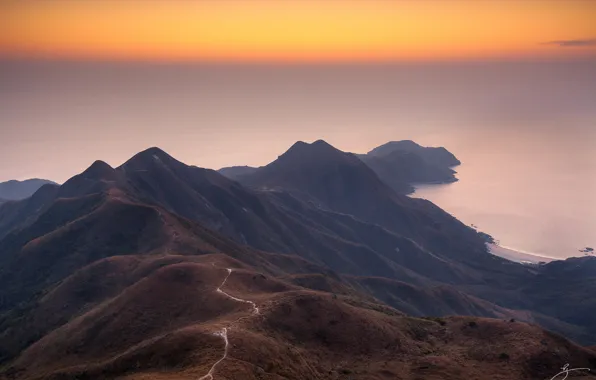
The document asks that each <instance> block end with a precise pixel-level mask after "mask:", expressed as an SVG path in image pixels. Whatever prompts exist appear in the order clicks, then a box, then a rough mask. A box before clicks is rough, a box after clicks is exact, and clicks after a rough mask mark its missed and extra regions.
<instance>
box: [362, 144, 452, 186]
mask: <svg viewBox="0 0 596 380" xmlns="http://www.w3.org/2000/svg"><path fill="white" fill-rule="evenodd" d="M358 157H359V158H360V159H361V160H362V161H363V162H364V163H365V164H366V165H368V166H369V167H370V168H371V169H372V170H373V171H374V172H375V173H376V174H377V175H378V176H379V178H381V179H382V180H383V181H384V182H385V183H386V184H388V185H389V186H390V187H391V188H392V189H393V190H395V191H396V192H397V193H400V194H409V193H412V192H414V187H413V185H417V184H433V183H450V182H455V181H457V178H455V171H453V170H452V169H450V168H449V167H447V166H437V165H434V164H431V163H429V162H427V161H426V160H425V159H424V158H422V157H421V156H419V155H418V154H416V153H412V152H406V151H401V150H395V151H392V152H389V153H387V154H384V155H359V156H358Z"/></svg>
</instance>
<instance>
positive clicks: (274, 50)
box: [0, 0, 596, 62]
mask: <svg viewBox="0 0 596 380" xmlns="http://www.w3.org/2000/svg"><path fill="white" fill-rule="evenodd" d="M594 20H596V1H591V0H582V1H577V0H558V1H553V0H520V1H510V0H501V1H490V0H477V1H471V0H434V1H433V0H366V1H364V0H283V1H279V0H199V1H186V0H120V1H115V0H109V1H104V0H94V1H74V0H63V1H58V0H30V1H18V0H3V1H1V2H0V25H2V33H0V55H2V56H6V57H20V58H23V57H27V58H33V59H35V58H52V59H87V60H148V61H155V60H158V61H189V60H190V61H211V62H213V61H216V62H219V61H233V62H254V61H257V62H261V61H267V62H272V61H273V62H328V61H332V62H338V61H339V62H345V61H348V62H363V61H364V62H370V61H384V62H386V61H408V60H409V61H420V60H424V61H437V60H454V59H455V60H470V59H510V60H511V59H520V58H529V57H530V58H549V59H552V58H562V57H563V58H566V57H567V58H568V57H578V56H586V55H588V56H594V49H593V47H594V46H596V22H594Z"/></svg>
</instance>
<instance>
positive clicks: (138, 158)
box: [122, 147, 178, 170]
mask: <svg viewBox="0 0 596 380" xmlns="http://www.w3.org/2000/svg"><path fill="white" fill-rule="evenodd" d="M173 162H178V161H177V160H176V159H175V158H174V157H172V156H170V155H169V154H167V153H166V152H165V151H163V150H162V149H160V148H158V147H151V148H148V149H145V150H143V151H141V152H139V153H137V154H135V155H134V156H133V157H132V158H130V159H129V160H128V161H126V162H125V163H124V164H123V165H122V167H124V168H128V167H134V168H136V169H139V170H140V169H146V168H147V166H148V165H154V164H161V165H165V164H171V163H173Z"/></svg>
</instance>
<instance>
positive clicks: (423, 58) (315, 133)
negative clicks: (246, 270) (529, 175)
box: [0, 0, 596, 181]
mask: <svg viewBox="0 0 596 380" xmlns="http://www.w3.org/2000/svg"><path fill="white" fill-rule="evenodd" d="M594 20H596V1H573V0H564V1H547V0H531V1H530V0H528V1H509V0H503V1H482V0H478V1H471V0H461V1H448V0H440V1H431V0H412V1H406V0H403V1H391V0H378V1H377V0H367V1H364V0H358V1H349V0H320V1H310V0H283V1H278V0H275V1H273V0H272V1H267V0H238V1H232V0H217V1H211V0H200V1H176V0H168V1H161V0H119V1H102V0H94V1H55V0H43V1H36V0H30V1H17V0H4V1H3V0H0V163H1V165H0V180H7V179H11V178H19V179H22V178H27V177H34V176H38V177H46V178H49V179H53V180H56V181H64V180H66V179H67V178H69V177H70V176H72V175H74V174H76V173H78V172H80V171H82V170H84V169H85V167H86V166H88V165H89V164H90V163H92V162H93V161H94V160H95V159H103V160H105V161H107V162H109V163H110V164H112V165H118V164H121V163H122V162H123V161H124V160H126V159H127V158H129V157H130V156H132V155H133V154H134V153H136V152H138V151H140V150H142V149H145V148H147V147H150V146H160V147H162V148H164V149H166V150H167V151H169V152H170V153H171V154H173V155H174V156H176V157H177V158H179V159H181V160H183V161H185V162H188V163H191V164H196V165H199V166H204V167H211V168H219V167H221V166H227V165H234V164H250V165H262V164H266V163H267V162H269V161H271V160H273V159H275V158H276V156H277V155H278V154H279V153H281V152H282V151H283V150H284V149H286V148H287V147H288V146H290V145H291V144H292V143H293V142H295V141H296V140H306V141H311V140H316V139H318V138H324V139H327V140H329V141H330V142H331V143H333V144H335V145H337V146H338V147H339V148H342V149H345V150H351V151H358V152H363V151H366V150H368V149H370V148H372V147H374V146H375V145H378V144H381V143H383V142H385V141H388V140H393V139H400V138H413V139H414V138H415V139H418V140H419V141H421V142H423V143H428V144H439V145H443V144H446V143H445V138H446V136H452V137H453V136H464V134H462V131H469V130H478V129H489V128H492V129H491V130H493V131H494V130H495V128H496V129H497V130H498V129H503V130H505V129H508V130H516V129H519V130H525V131H529V132H531V133H534V134H536V135H537V138H542V137H543V136H551V137H552V136H557V133H559V134H563V133H564V134H565V138H572V139H573V138H574V139H577V140H578V141H580V142H585V141H590V140H589V139H588V138H587V137H591V136H592V133H593V132H591V131H593V130H594V129H595V128H594V123H593V121H594V114H595V112H596V111H595V110H596V105H595V104H594V102H595V99H596V93H595V90H594V89H596V74H595V69H594V67H596V23H595V22H593V21H594ZM2 57H3V58H2ZM215 61H217V62H215ZM221 61H225V62H221ZM553 131H555V132H556V133H554V135H553V133H551V132H553ZM450 133H451V134H450ZM582 134H583V135H582ZM586 134H587V136H584V135H586ZM551 137H548V138H551ZM559 138H560V136H559V137H552V139H551V140H552V141H557V139H559Z"/></svg>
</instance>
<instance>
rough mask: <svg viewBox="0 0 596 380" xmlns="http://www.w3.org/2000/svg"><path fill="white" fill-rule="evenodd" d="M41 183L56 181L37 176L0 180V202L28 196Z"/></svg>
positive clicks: (51, 183)
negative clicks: (24, 178) (21, 179)
mask: <svg viewBox="0 0 596 380" xmlns="http://www.w3.org/2000/svg"><path fill="white" fill-rule="evenodd" d="M43 185H56V183H54V182H52V181H48V180H46V179H37V178H34V179H27V180H24V181H16V180H12V181H7V182H0V203H2V202H3V201H15V200H21V199H25V198H29V197H30V196H32V195H33V194H34V193H35V192H36V191H37V190H38V189H39V188H40V187H42V186H43Z"/></svg>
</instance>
